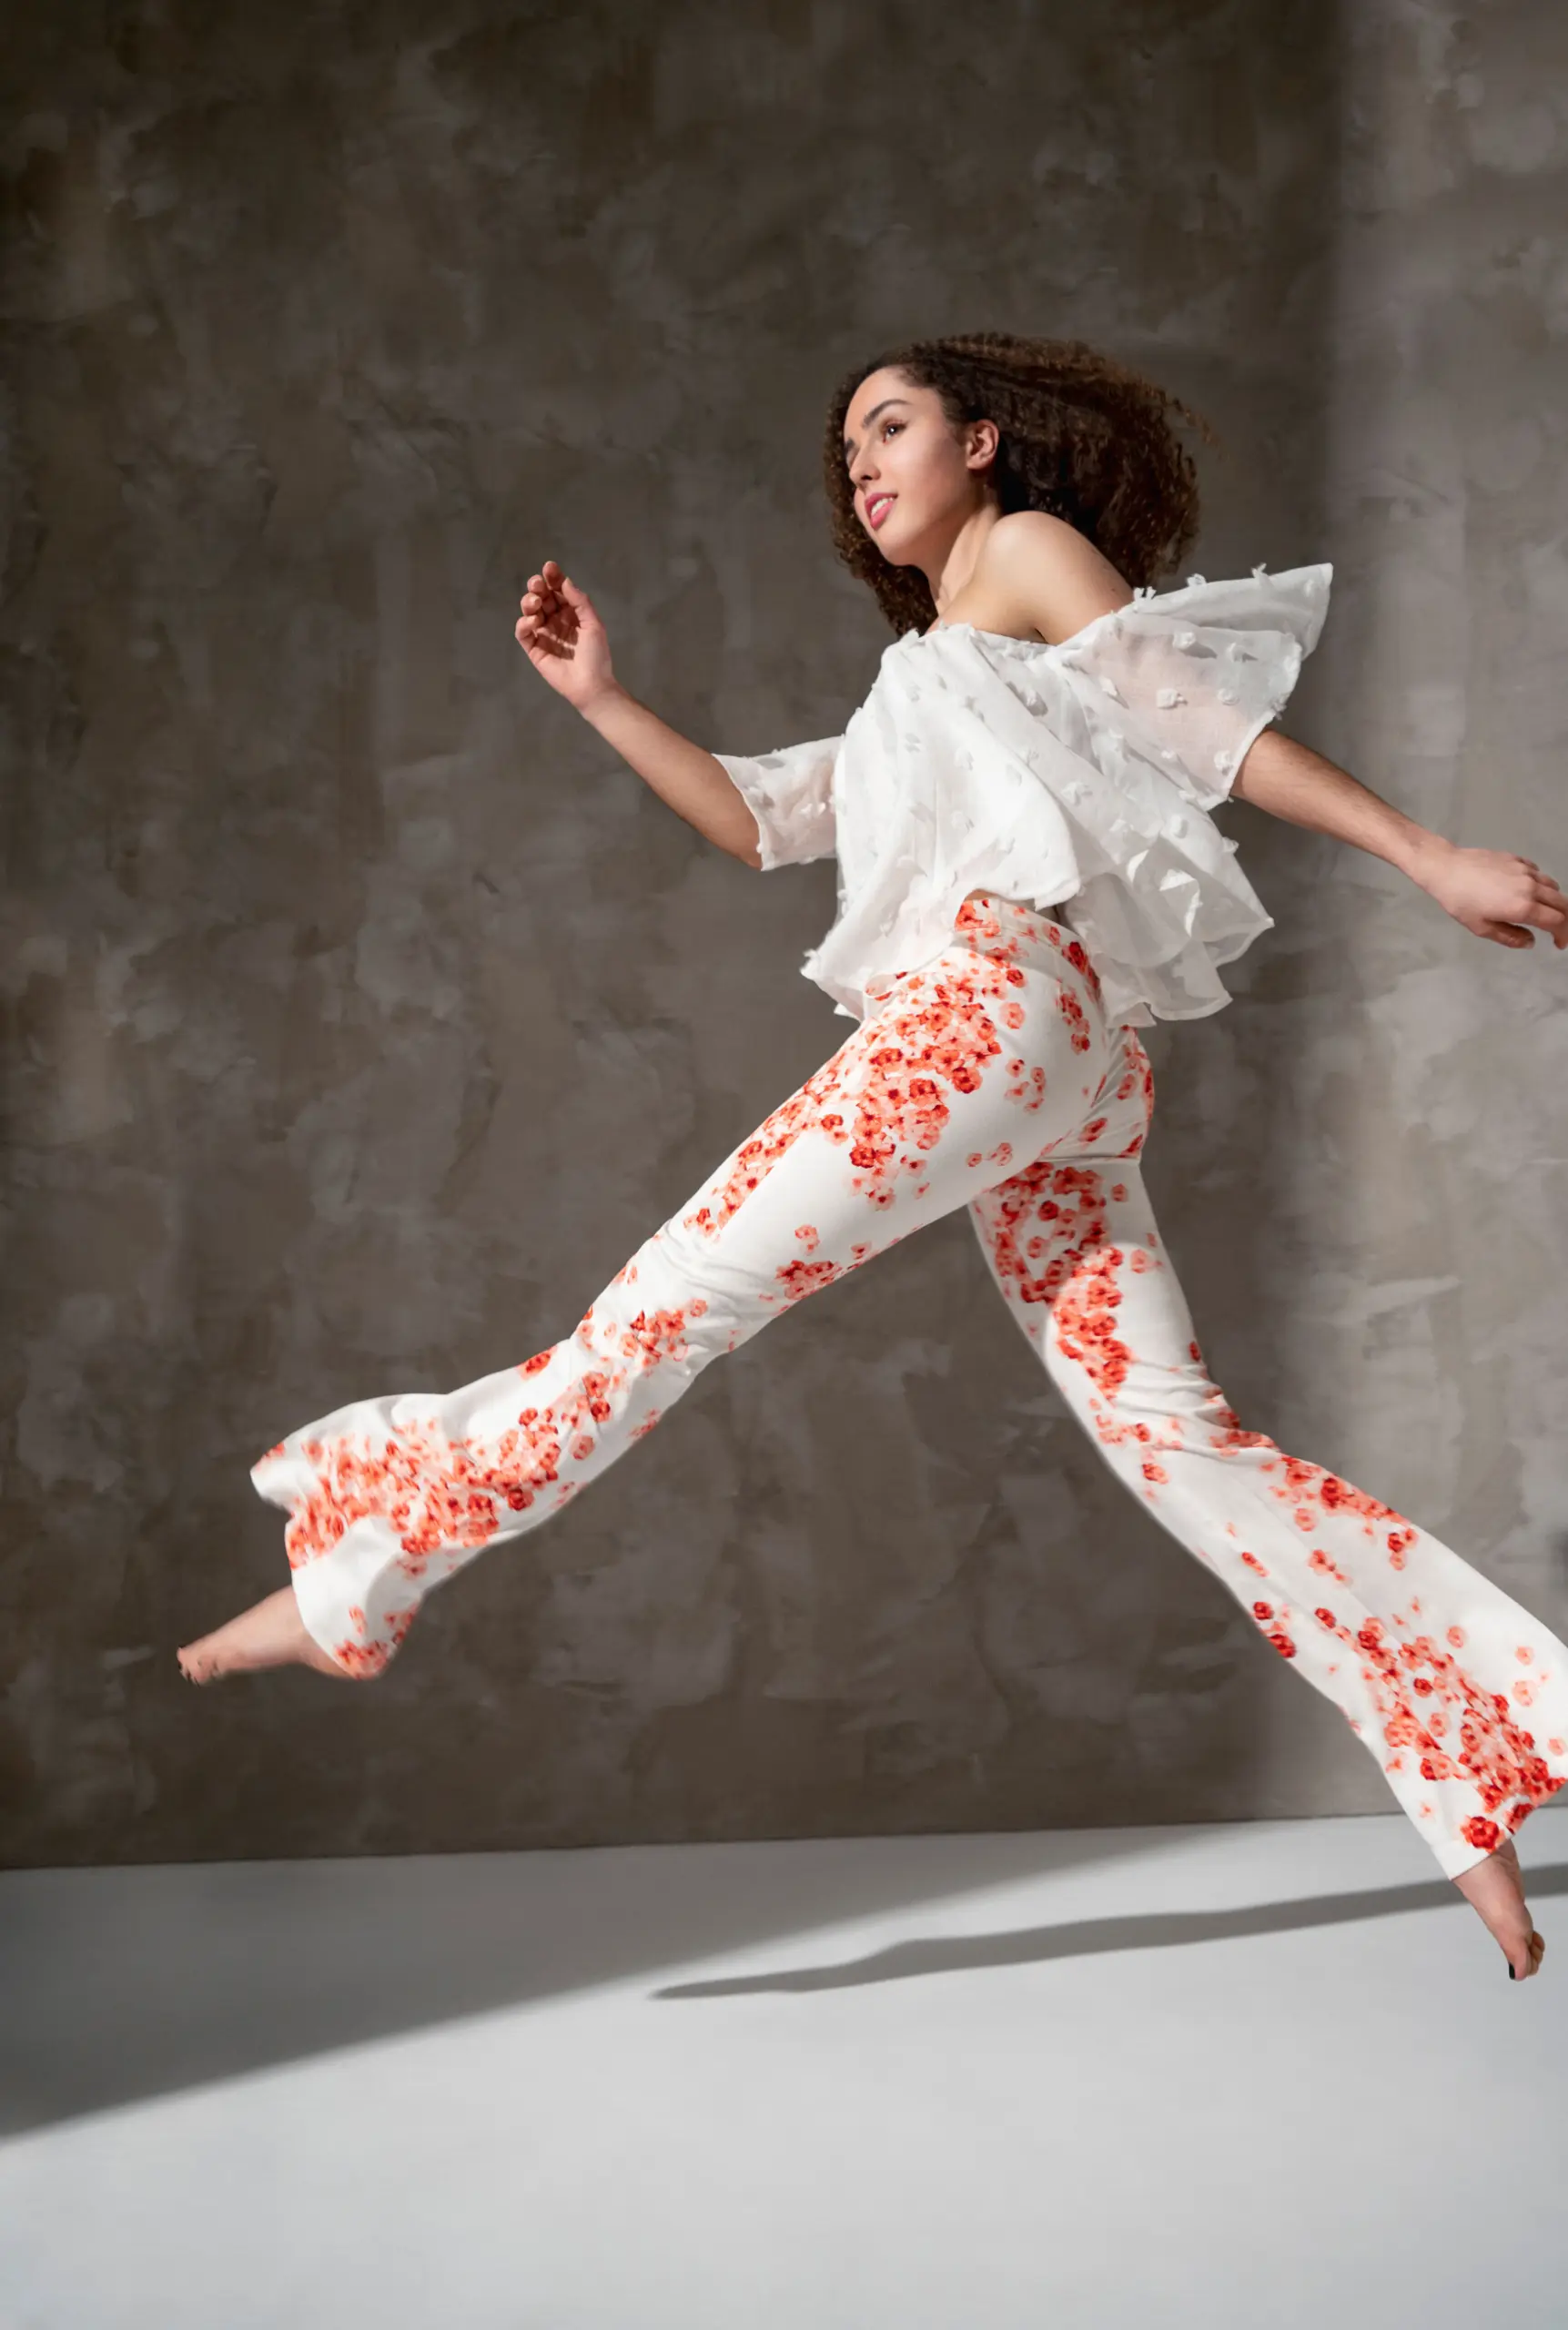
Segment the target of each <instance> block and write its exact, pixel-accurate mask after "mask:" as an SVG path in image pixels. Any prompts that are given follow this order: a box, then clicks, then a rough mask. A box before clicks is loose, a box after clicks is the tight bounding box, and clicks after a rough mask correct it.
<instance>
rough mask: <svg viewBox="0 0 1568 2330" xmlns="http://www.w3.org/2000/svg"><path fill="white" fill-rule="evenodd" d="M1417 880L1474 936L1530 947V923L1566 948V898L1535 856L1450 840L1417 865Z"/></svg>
mask: <svg viewBox="0 0 1568 2330" xmlns="http://www.w3.org/2000/svg"><path fill="white" fill-rule="evenodd" d="M1415 879H1416V880H1417V881H1418V882H1419V883H1420V884H1421V888H1422V889H1423V890H1425V891H1426V892H1427V893H1428V895H1429V896H1430V897H1434V898H1435V899H1436V900H1437V902H1438V904H1439V906H1440V907H1442V909H1443V911H1444V913H1445V914H1451V915H1452V917H1453V918H1454V920H1455V922H1462V923H1463V925H1464V927H1465V928H1466V930H1473V931H1474V933H1475V935H1476V937H1478V938H1493V939H1495V940H1496V941H1497V944H1498V945H1499V946H1500V947H1533V945H1534V943H1535V941H1534V939H1533V937H1532V936H1531V933H1530V930H1529V928H1528V927H1527V926H1528V925H1530V924H1531V923H1533V924H1534V925H1535V927H1537V929H1540V930H1544V931H1545V932H1546V933H1547V935H1548V936H1549V937H1550V938H1551V940H1552V944H1553V947H1568V897H1564V896H1563V892H1562V891H1561V890H1560V889H1559V887H1558V886H1557V884H1556V882H1555V881H1554V880H1553V876H1551V875H1550V874H1543V872H1542V871H1541V868H1540V866H1537V865H1536V863H1535V861H1534V859H1533V858H1531V857H1516V856H1514V855H1513V852H1512V850H1508V849H1462V848H1461V847H1460V846H1458V845H1457V844H1456V843H1449V844H1445V845H1444V846H1443V847H1442V850H1441V851H1437V852H1434V853H1433V854H1432V855H1431V856H1430V857H1429V858H1428V859H1426V860H1425V861H1424V862H1423V863H1422V864H1421V866H1419V867H1417V868H1416V869H1415Z"/></svg>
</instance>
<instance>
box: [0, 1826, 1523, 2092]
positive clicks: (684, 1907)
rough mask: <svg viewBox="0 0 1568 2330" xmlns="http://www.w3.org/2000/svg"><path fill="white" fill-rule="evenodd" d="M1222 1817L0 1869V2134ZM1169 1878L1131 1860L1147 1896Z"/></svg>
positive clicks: (1426, 1896)
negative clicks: (395, 1855)
mask: <svg viewBox="0 0 1568 2330" xmlns="http://www.w3.org/2000/svg"><path fill="white" fill-rule="evenodd" d="M1244 1825H1250V1824H1244ZM1260 1825H1262V1826H1264V1827H1277V1826H1282V1825H1289V1826H1294V1825H1295V1824H1293V1823H1290V1824H1280V1823H1264V1824H1260ZM1312 1825H1313V1826H1315V1827H1320V1825H1321V1824H1312ZM1233 1827H1234V1824H1229V1825H1228V1824H1224V1823H1218V1824H1202V1825H1189V1826H1185V1827H1182V1828H1168V1827H1159V1828H1149V1827H1141V1828H1128V1829H1084V1830H1078V1831H1072V1830H1065V1831H1064V1830H1054V1831H1049V1832H1039V1831H1035V1832H1027V1831H1026V1832H1022V1833H1001V1834H992V1835H976V1836H921V1837H896V1838H875V1839H856V1838H845V1839H798V1840H796V1839H789V1840H781V1841H777V1842H771V1843H759V1844H749V1843H748V1844H721V1845H649V1846H617V1847H609V1848H603V1849H597V1850H590V1851H549V1850H546V1851H536V1852H527V1853H493V1854H489V1853H473V1854H451V1855H439V1854H438V1855H424V1854H422V1855H419V1856H411V1857H409V1858H406V1859H395V1860H374V1859H339V1860H314V1861H298V1860H295V1861H270V1862H269V1861H239V1862H217V1863H214V1862H205V1863H200V1864H196V1865H190V1866H179V1867H172V1866H171V1867H145V1866H144V1867H135V1868H123V1869H22V1870H13V1871H11V1872H10V1873H8V1874H5V1875H0V2136H4V2135H9V2136H15V2135H19V2134H21V2133H22V2132H25V2131H26V2130H29V2129H35V2128H40V2127H44V2126H47V2125H49V2124H51V2123H53V2122H57V2121H60V2120H65V2119H70V2118H74V2117H76V2116H77V2115H79V2114H82V2113H86V2112H100V2111H104V2110H107V2109H110V2108H112V2107H114V2106H116V2105H123V2104H128V2103H133V2102H142V2101H145V2100H147V2099H148V2098H150V2097H153V2096H158V2095H167V2094H173V2093H177V2092H179V2091H181V2090H184V2089H188V2088H191V2087H195V2086H199V2085H203V2084H206V2083H207V2082H215V2081H220V2080H231V2079H234V2078H237V2077H241V2076H244V2075H246V2074H248V2073H253V2072H265V2071H268V2070H271V2069H273V2068H276V2067H278V2066H279V2065H283V2064H287V2063H293V2062H300V2061H302V2060H304V2059H307V2058H309V2057H310V2056H313V2055H317V2054H321V2053H326V2052H331V2051H338V2050H339V2049H342V2048H345V2047H352V2046H356V2045H362V2044H365V2043H367V2042H369V2041H385V2040H388V2039H391V2038H395V2037H398V2036H401V2035H405V2034H408V2033H410V2032H416V2031H425V2030H428V2029H430V2028H432V2027H434V2026H436V2025H439V2024H441V2023H444V2022H449V2021H455V2020H458V2019H460V2018H461V2017H464V2016H468V2015H473V2014H481V2013H486V2012H492V2011H496V2010H499V2009H502V2008H507V2007H516V2006H523V2005H527V2004H530V2003H535V2004H537V2003H541V2002H542V2001H546V2000H549V1999H551V1998H557V1997H560V1996H561V1995H563V1994H566V1993H570V1992H572V1991H581V1990H585V1989H590V1988H592V1987H594V1986H596V1985H599V1984H603V1983H608V1982H614V1981H623V1980H626V1979H628V1978H629V1977H635V1976H638V1975H640V1974H644V1973H648V1972H651V1971H653V1970H657V1969H658V1968H660V1967H666V1968H672V1969H673V1968H680V1967H687V1966H690V1965H691V1964H692V1962H693V1960H702V1959H704V1958H711V1957H715V1956H721V1955H723V1954H725V1953H727V1952H730V1951H733V1950H741V1949H747V1948H754V1947H755V1946H756V1945H757V1944H758V1943H763V1944H764V1945H780V1944H782V1943H784V1941H785V1940H787V1938H788V1937H789V1936H791V1935H792V1934H793V1935H809V1934H810V1933H812V1932H813V1931H814V1930H819V1929H821V1928H823V1927H831V1926H833V1925H835V1924H839V1923H842V1922H844V1921H845V1920H851V1919H855V1918H861V1917H865V1916H875V1915H876V1914H878V1913H885V1912H887V1911H890V1910H902V1909H906V1908H908V1907H910V1906H911V1905H912V1904H916V1903H918V1904H921V1905H922V1906H929V1905H932V1904H934V1903H936V1902H939V1901H941V1900H944V1899H948V1900H952V1899H962V1898H964V1897H966V1896H967V1895H972V1894H973V1893H975V1892H976V1891H977V1890H982V1889H986V1888H992V1887H1003V1886H1007V1885H1008V1884H1013V1883H1017V1882H1019V1881H1026V1880H1028V1879H1036V1878H1041V1877H1049V1876H1052V1875H1066V1874H1070V1873H1071V1872H1073V1871H1075V1870H1084V1869H1093V1868H1096V1867H1104V1866H1107V1865H1108V1864H1112V1863H1115V1862H1118V1861H1124V1860H1134V1859H1136V1860H1138V1862H1140V1863H1142V1864H1145V1865H1149V1864H1154V1863H1158V1862H1159V1861H1160V1860H1162V1859H1166V1858H1168V1857H1169V1856H1171V1855H1172V1854H1174V1853H1177V1852H1179V1851H1180V1849H1182V1848H1183V1846H1184V1845H1189V1844H1190V1843H1191V1842H1192V1840H1193V1839H1202V1838H1205V1837H1209V1838H1211V1837H1213V1836H1214V1835H1215V1834H1216V1832H1217V1831H1219V1832H1222V1833H1226V1834H1229V1833H1232V1831H1233ZM1528 1874H1529V1882H1530V1889H1531V1893H1532V1896H1533V1897H1534V1896H1535V1895H1536V1894H1543V1895H1544V1894H1552V1893H1558V1892H1563V1891H1564V1890H1568V1863H1565V1864H1561V1865H1554V1866H1552V1867H1547V1868H1541V1869H1531V1870H1530V1871H1529V1872H1528ZM1165 1881H1166V1880H1165V1879H1164V1878H1163V1875H1162V1874H1161V1873H1160V1872H1159V1871H1158V1870H1157V1869H1156V1870H1151V1875H1150V1892H1151V1895H1152V1897H1153V1898H1154V1899H1158V1896H1159V1892H1160V1889H1162V1887H1163V1885H1164V1884H1165ZM1447 1901H1452V1902H1454V1903H1455V1904H1457V1905H1459V1906H1461V1907H1464V1905H1463V1904H1462V1902H1461V1901H1460V1897H1459V1896H1458V1894H1457V1893H1455V1892H1454V1890H1453V1889H1452V1887H1451V1886H1450V1885H1449V1884H1448V1882H1447V1880H1446V1879H1439V1880H1438V1881H1437V1882H1435V1883H1432V1882H1426V1883H1415V1884H1409V1885H1401V1886H1395V1887H1391V1888H1387V1889H1376V1890H1371V1889H1369V1890H1367V1891H1365V1892H1361V1893H1341V1894H1338V1895H1331V1896H1327V1897H1324V1896H1319V1897H1316V1898H1306V1899H1299V1900H1290V1901H1286V1902H1266V1903H1263V1904H1260V1905H1249V1906H1246V1907H1242V1908H1239V1909H1231V1910H1198V1911H1195V1912H1186V1913H1183V1912H1175V1911H1159V1910H1156V1911H1154V1912H1152V1913H1150V1914H1148V1915H1142V1916H1117V1917H1110V1918H1099V1919H1091V1920H1079V1921H1077V1922H1076V1923H1068V1924H1063V1925H1059V1926H1046V1927H1037V1928H1034V1929H1031V1930H1025V1931H1021V1932H1013V1933H1008V1932H1002V1933H994V1934H988V1935H984V1934H982V1935H969V1936H965V1937H962V1938H954V1937H946V1938H943V1939H936V1940H930V1941H910V1942H905V1943H900V1944H898V1945H897V1946H895V1948H892V1949H890V1950H883V1951H879V1952H877V1953H875V1955H873V1956H871V1957H869V1958H866V1959H864V1960H859V1961H851V1962H848V1963H845V1964H839V1965H825V1966H819V1967H807V1968H802V1969H798V1970H784V1971H782V1972H777V1973H759V1974H753V1975H748V1976H731V1977H724V1978H715V1979H712V1980H693V1981H682V1982H677V1983H673V1984H671V1985H669V1986H668V1987H666V1988H665V1989H663V1990H662V1991H656V1992H654V1993H653V1995H654V1996H657V1997H660V1998H673V1999H683V2000H690V1999H695V1998H719V1997H725V1996H731V1995H734V1994H735V1993H737V1992H744V1991H769V1990H784V1991H788V1990H798V1991H806V1990H817V1989H824V1988H833V1987H838V1986H840V1985H844V1984H851V1983H857V1982H873V1981H888V1980H905V1979H908V1978H910V1977H912V1976H915V1975H917V1974H928V1973H940V1972H946V1971H951V1970H956V1969H959V1968H978V1967H986V1966H1007V1965H1016V1964H1018V1963H1021V1962H1027V1961H1029V1960H1047V1959H1050V1958H1058V1957H1067V1956H1074V1955H1081V1954H1083V1953H1085V1952H1087V1951H1096V1950H1128V1949H1143V1950H1147V1949H1158V1948H1167V1947H1171V1946H1176V1945H1179V1944H1182V1943H1187V1942H1192V1941H1201V1940H1214V1939H1218V1938H1220V1937H1223V1936H1229V1935H1242V1934H1256V1933H1260V1932H1267V1931H1276V1930H1287V1929H1290V1928H1295V1927H1300V1926H1310V1925H1320V1924H1327V1923H1332V1922H1336V1921H1339V1920H1350V1919H1359V1918H1369V1917H1379V1916H1391V1915H1398V1914H1401V1913H1402V1912H1404V1911H1408V1910H1427V1909H1431V1908H1433V1907H1435V1906H1438V1905H1440V1904H1442V1903H1444V1902H1447ZM1465 1914H1466V1915H1467V1916H1469V1915H1472V1912H1471V1911H1470V1910H1468V1908H1465Z"/></svg>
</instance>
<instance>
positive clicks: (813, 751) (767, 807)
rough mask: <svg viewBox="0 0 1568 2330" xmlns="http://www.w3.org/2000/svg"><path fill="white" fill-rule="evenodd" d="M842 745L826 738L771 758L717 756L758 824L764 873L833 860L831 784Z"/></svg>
mask: <svg viewBox="0 0 1568 2330" xmlns="http://www.w3.org/2000/svg"><path fill="white" fill-rule="evenodd" d="M843 744H844V739H843V737H842V736H823V737H820V738H818V740H817V741H816V742H815V743H814V744H810V745H781V746H780V748H779V750H778V751H777V752H773V753H757V754H754V755H746V754H741V753H715V754H714V755H713V758H714V759H715V760H716V761H717V762H718V764H719V765H720V767H721V768H722V769H723V771H724V773H725V775H727V776H728V777H729V778H730V780H731V782H732V783H733V785H734V786H735V787H736V789H737V791H738V792H739V793H740V795H742V798H743V799H744V802H745V804H746V806H747V808H748V809H750V811H751V813H752V815H753V816H754V818H755V819H756V821H757V853H758V856H760V857H761V859H762V864H763V871H764V873H771V872H772V870H773V868H774V866H804V865H807V864H809V863H810V861H811V860H812V859H813V858H814V857H831V856H833V854H834V851H835V847H836V846H837V832H836V823H835V816H834V802H833V779H834V772H835V769H836V768H837V766H838V757H839V752H840V749H841V747H842V745H843Z"/></svg>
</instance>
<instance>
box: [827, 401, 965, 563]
mask: <svg viewBox="0 0 1568 2330" xmlns="http://www.w3.org/2000/svg"><path fill="white" fill-rule="evenodd" d="M997 437H998V432H997V430H996V423H995V422H994V421H990V420H976V421H971V422H969V423H968V424H967V426H966V428H965V430H964V431H963V432H962V441H959V440H958V439H956V438H955V436H954V434H953V431H952V428H951V425H950V424H949V422H948V420H947V416H946V413H945V412H944V411H943V410H942V400H941V398H940V397H939V396H938V395H937V393H936V390H935V389H926V388H920V387H918V386H916V383H915V382H914V381H912V380H905V377H904V375H903V373H902V372H897V371H894V370H885V371H880V372H871V373H868V374H867V375H866V378H865V380H863V381H862V382H861V384H860V386H859V388H858V389H856V390H855V394H854V396H853V397H851V399H850V400H849V410H848V412H847V413H846V414H845V422H844V447H845V469H846V471H847V473H848V476H849V479H850V482H851V483H852V485H853V486H854V488H855V514H856V516H857V517H858V518H859V520H860V522H861V524H862V525H863V526H864V527H865V531H866V532H867V533H868V534H869V535H870V536H871V539H872V540H873V542H875V544H876V546H877V548H878V549H879V550H880V551H881V552H882V554H883V556H884V558H885V559H886V560H887V561H888V562H889V563H890V564H891V565H894V566H907V565H909V564H910V563H911V562H921V561H922V560H923V558H926V557H929V556H930V555H931V554H932V553H933V551H934V550H936V551H937V552H939V551H940V549H941V548H944V547H945V546H946V541H951V539H952V536H953V535H954V533H956V531H957V529H958V527H960V526H961V525H962V524H963V523H964V522H965V520H966V518H967V517H969V516H970V514H971V513H972V512H974V511H975V510H976V509H978V508H979V507H980V506H981V504H982V503H983V502H984V501H985V500H986V491H987V486H986V480H987V476H988V470H989V463H990V461H991V458H992V456H993V455H994V454H995V451H996V443H997ZM944 538H946V541H945V540H944Z"/></svg>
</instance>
